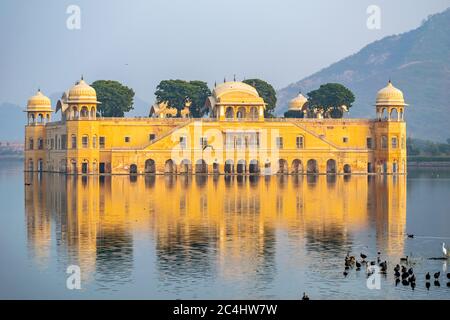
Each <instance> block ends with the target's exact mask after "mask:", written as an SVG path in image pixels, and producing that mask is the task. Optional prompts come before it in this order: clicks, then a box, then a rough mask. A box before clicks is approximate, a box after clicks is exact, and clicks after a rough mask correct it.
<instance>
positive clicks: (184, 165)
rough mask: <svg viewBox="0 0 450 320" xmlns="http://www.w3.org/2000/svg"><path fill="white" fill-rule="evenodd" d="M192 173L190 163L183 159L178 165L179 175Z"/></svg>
mask: <svg viewBox="0 0 450 320" xmlns="http://www.w3.org/2000/svg"><path fill="white" fill-rule="evenodd" d="M191 172H192V166H191V162H190V161H189V160H188V159H184V160H182V161H181V163H180V173H182V174H189V173H191Z"/></svg>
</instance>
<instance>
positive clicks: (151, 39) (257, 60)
mask: <svg viewBox="0 0 450 320" xmlns="http://www.w3.org/2000/svg"><path fill="white" fill-rule="evenodd" d="M412 3H414V4H412ZM372 4H374V5H378V6H379V7H380V9H381V29H380V30H369V29H368V28H367V26H366V21H367V18H368V14H367V13H366V10H367V7H368V6H369V5H372ZM69 5H78V6H79V7H80V9H81V29H79V30H69V29H68V28H67V27H66V20H67V19H68V17H69V14H67V13H66V10H67V7H68V6H69ZM449 6H450V0H427V1H407V0H398V1H392V0H390V1H385V0H383V1H381V0H380V1H377V0H369V1H366V0H341V1H334V0H328V1H325V0H314V1H300V0H226V1H225V0H222V1H218V0H190V1H189V0H147V1H137V0H128V1H118V0H117V1H112V0H107V1H106V0H95V1H92V0H91V1H75V0H70V1H52V0H40V1H24V0H1V2H0V35H1V51H0V54H1V59H0V84H1V85H0V103H1V102H12V103H16V104H19V105H21V106H24V105H25V104H26V99H27V98H28V97H29V96H30V95H32V94H34V93H35V91H36V90H37V88H38V87H41V89H42V90H43V91H44V93H46V94H47V95H50V94H52V93H55V92H60V91H63V90H66V89H67V88H69V87H70V86H71V85H72V84H73V83H74V82H75V81H76V80H77V79H79V77H80V75H81V74H84V77H85V79H86V80H87V81H88V82H92V81H94V80H97V79H114V80H119V81H121V82H123V83H125V84H127V85H129V86H131V87H132V88H133V89H134V90H135V91H136V96H137V97H140V98H142V99H144V100H146V101H148V102H151V101H153V99H154V96H153V92H154V91H155V87H156V85H157V84H158V82H159V81H160V80H162V79H175V78H177V79H186V80H193V79H198V80H204V81H207V82H208V83H209V84H210V85H213V83H214V81H217V82H221V81H223V78H224V76H225V77H226V78H227V79H228V80H231V79H232V78H233V74H236V77H237V78H238V80H241V79H243V78H244V77H245V78H252V77H258V78H262V79H265V80H267V81H268V82H270V83H272V84H273V85H274V86H275V87H276V88H277V89H278V88H281V87H283V86H285V85H287V84H289V83H291V82H294V81H297V80H300V79H301V78H303V77H305V76H308V75H310V74H311V73H313V72H316V71H318V70H319V69H321V68H324V67H326V66H328V65H329V64H331V63H333V62H336V61H338V60H340V59H342V58H344V57H345V56H347V55H349V54H352V53H355V52H357V51H358V50H359V49H361V48H362V47H363V46H364V45H366V44H368V43H370V42H372V41H374V40H377V39H381V38H382V37H384V36H387V35H391V34H395V33H401V32H405V31H408V30H410V29H413V28H416V27H418V26H419V25H420V23H421V22H422V20H424V19H425V18H426V17H427V16H428V15H430V14H433V13H437V12H440V11H442V10H444V9H445V8H447V7H449ZM52 103H53V104H54V103H55V102H54V101H52Z"/></svg>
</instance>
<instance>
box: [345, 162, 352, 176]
mask: <svg viewBox="0 0 450 320" xmlns="http://www.w3.org/2000/svg"><path fill="white" fill-rule="evenodd" d="M344 173H345V174H350V173H352V167H351V166H350V165H349V164H344Z"/></svg>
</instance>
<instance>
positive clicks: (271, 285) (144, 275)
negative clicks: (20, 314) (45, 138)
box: [0, 161, 450, 299]
mask: <svg viewBox="0 0 450 320" xmlns="http://www.w3.org/2000/svg"><path fill="white" fill-rule="evenodd" d="M22 168H23V166H22V163H21V162H19V161H16V162H14V161H10V162H1V163H0V197H1V204H2V208H1V210H0V256H1V264H0V298H7V299H11V298H26V299H48V298H56V299H73V298H82V299H89V298H100V299H102V298H121V299H136V298H137V299H141V298H142V299H178V298H180V299H197V298H198V299H247V298H248V299H266V298H267V299H299V298H301V296H302V293H303V292H307V293H308V294H309V296H310V297H311V298H312V299H450V287H448V286H447V282H448V281H449V280H447V278H446V276H445V274H446V273H447V272H450V270H448V271H447V265H446V262H445V261H443V260H430V259H429V258H433V257H440V256H441V255H442V254H441V243H442V242H447V243H448V247H450V171H449V170H445V169H427V170H423V171H419V170H414V169H411V170H410V173H409V175H408V176H407V177H404V176H398V177H392V176H387V177H367V176H357V175H354V176H348V177H344V176H337V177H327V176H318V177H305V176H300V177H295V176H272V177H259V178H257V177H225V176H218V177H212V176H210V177H200V176H197V177H194V176H192V177H185V176H176V177H169V176H156V177H144V176H139V177H128V176H113V177H104V178H99V177H73V176H67V177H66V176H63V175H58V174H42V175H37V174H34V175H33V174H31V175H30V174H28V173H25V174H24V173H23V172H22ZM25 183H26V184H25ZM406 233H412V234H414V235H415V237H414V238H413V239H411V238H408V237H407V236H406ZM378 251H380V252H381V259H382V260H387V261H388V263H389V272H388V274H387V275H386V276H384V275H381V279H380V288H379V289H372V290H370V289H368V287H367V284H366V282H367V276H366V273H365V269H364V268H363V269H362V270H361V271H356V270H355V269H352V270H350V272H349V275H348V276H347V277H344V275H343V271H344V257H345V255H346V254H347V252H351V254H354V255H356V256H357V257H358V258H359V254H360V253H361V252H364V253H366V254H367V255H368V256H369V258H368V259H370V260H374V259H376V256H377V252H378ZM405 255H408V256H409V257H411V258H410V260H411V264H412V267H413V269H414V272H415V274H416V277H417V286H416V288H415V289H414V290H412V288H411V287H410V286H403V285H402V284H401V283H400V284H399V285H398V286H396V285H395V280H394V279H395V278H394V275H393V272H392V268H393V266H395V264H396V263H398V262H399V259H400V257H403V256H405ZM448 263H449V264H450V260H449V261H448ZM70 265H77V266H79V267H80V270H81V290H69V289H67V287H66V279H67V277H68V276H69V275H68V274H67V273H66V270H67V267H68V266H70ZM449 269H450V266H449ZM437 271H441V277H440V279H441V281H440V286H439V287H437V286H435V285H434V283H433V282H431V288H430V289H429V290H427V289H426V287H425V278H424V275H425V273H426V272H430V273H434V272H437ZM443 273H444V275H442V274H443Z"/></svg>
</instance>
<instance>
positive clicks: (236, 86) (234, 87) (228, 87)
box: [212, 81, 259, 98]
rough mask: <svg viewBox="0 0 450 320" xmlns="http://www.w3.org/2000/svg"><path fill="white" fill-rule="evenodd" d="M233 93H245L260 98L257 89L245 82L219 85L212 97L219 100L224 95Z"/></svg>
mask: <svg viewBox="0 0 450 320" xmlns="http://www.w3.org/2000/svg"><path fill="white" fill-rule="evenodd" d="M232 91H236V92H244V93H248V94H250V95H252V96H255V97H259V94H258V91H256V89H255V88H253V87H252V86H250V85H248V84H246V83H244V82H239V81H228V82H224V83H221V84H218V85H217V86H216V87H215V88H214V90H213V92H212V95H213V96H214V97H216V98H219V97H220V96H221V95H223V94H224V93H228V92H232Z"/></svg>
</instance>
